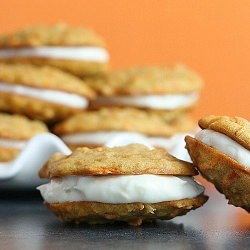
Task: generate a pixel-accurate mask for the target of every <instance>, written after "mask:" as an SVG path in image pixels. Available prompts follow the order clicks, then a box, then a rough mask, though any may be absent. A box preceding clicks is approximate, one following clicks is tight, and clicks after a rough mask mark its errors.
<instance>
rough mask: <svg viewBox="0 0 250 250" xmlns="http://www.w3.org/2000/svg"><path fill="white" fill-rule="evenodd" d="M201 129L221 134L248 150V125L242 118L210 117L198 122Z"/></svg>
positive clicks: (249, 136)
mask: <svg viewBox="0 0 250 250" xmlns="http://www.w3.org/2000/svg"><path fill="white" fill-rule="evenodd" d="M199 126H200V127H201V128H202V129H211V130H214V131H216V132H219V133H222V134H225V135H227V136H228V137H230V138H231V139H233V140H234V141H236V142H238V143H239V144H240V145H242V146H243V147H245V148H247V149H248V150H250V123H249V121H248V120H246V119H244V118H242V117H228V116H215V115H211V116H208V117H205V118H202V119H200V120H199Z"/></svg>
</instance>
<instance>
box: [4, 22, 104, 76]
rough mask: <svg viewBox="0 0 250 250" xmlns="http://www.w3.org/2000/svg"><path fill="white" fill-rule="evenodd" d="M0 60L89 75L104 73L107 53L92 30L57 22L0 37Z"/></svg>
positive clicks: (102, 42)
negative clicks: (45, 66)
mask: <svg viewBox="0 0 250 250" xmlns="http://www.w3.org/2000/svg"><path fill="white" fill-rule="evenodd" d="M0 61H4V62H12V63H13V62H15V63H16V62H19V63H32V64H36V65H50V66H54V67H58V68H60V69H62V70H65V71H68V72H70V73H73V74H76V75H79V76H92V75H96V74H99V73H102V72H106V70H107V67H108V52H107V51H106V48H105V43H104V41H103V39H102V38H101V37H100V36H99V35H97V34H96V33H95V32H94V31H92V30H90V29H86V28H82V27H72V26H69V25H66V24H62V23H59V24H55V25H40V26H35V27H30V28H25V29H22V30H19V31H16V32H13V33H10V34H6V35H2V36H0Z"/></svg>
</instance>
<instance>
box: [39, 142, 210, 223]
mask: <svg viewBox="0 0 250 250" xmlns="http://www.w3.org/2000/svg"><path fill="white" fill-rule="evenodd" d="M196 174H197V172H196V170H195V169H194V168H193V165H192V164H190V163H187V162H183V161H180V160H178V159H176V158H175V157H173V156H171V155H169V154H168V153H167V152H166V151H165V150H162V149H154V150H149V149H148V148H147V147H145V146H143V145H140V144H131V145H128V146H125V147H115V148H107V147H100V148H95V149H89V148H78V149H77V150H75V151H73V153H72V154H71V155H70V156H64V155H62V154H60V153H56V154H54V155H53V156H52V157H51V159H50V160H49V161H48V162H47V163H46V164H45V165H44V166H43V167H42V168H41V170H40V172H39V175H40V177H41V178H48V179H51V182H50V183H48V184H44V185H42V186H39V187H38V189H39V190H40V192H41V195H42V197H43V198H44V200H45V204H46V205H47V207H48V208H49V209H50V210H51V211H52V212H53V213H55V214H56V215H57V216H58V217H59V218H60V219H61V220H62V221H64V222H75V223H84V222H85V223H91V224H96V223H106V222H115V221H125V222H128V223H129V224H132V225H136V226H138V225H140V224H141V223H142V221H152V220H155V219H164V220H165V219H171V218H173V217H175V216H178V215H183V214H186V213H187V212H188V211H190V210H192V209H196V208H198V207H200V206H202V205H203V204H204V203H205V202H206V201H207V196H205V195H204V194H203V192H204V188H203V187H202V186H201V185H199V184H198V183H197V182H195V181H194V179H193V178H192V176H193V175H196Z"/></svg>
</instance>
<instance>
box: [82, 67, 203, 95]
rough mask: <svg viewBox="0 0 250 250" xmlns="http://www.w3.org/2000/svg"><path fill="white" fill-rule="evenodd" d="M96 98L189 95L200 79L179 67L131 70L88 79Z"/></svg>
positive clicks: (195, 88)
mask: <svg viewBox="0 0 250 250" xmlns="http://www.w3.org/2000/svg"><path fill="white" fill-rule="evenodd" d="M87 84H89V85H90V86H91V87H92V88H93V89H95V90H96V92H97V94H99V95H100V96H121V95H152V94H157V95H162V94H179V93H192V92H197V91H199V90H200V89H201V88H202V86H203V81H202V79H201V77H200V76H199V75H198V74H197V73H195V72H193V71H192V70H190V69H188V68H186V67H185V66H183V65H175V66H172V67H158V66H148V67H131V68H127V69H123V70H118V71H114V72H112V73H110V74H107V75H105V76H103V77H101V78H100V77H99V78H96V79H90V80H89V81H88V82H87Z"/></svg>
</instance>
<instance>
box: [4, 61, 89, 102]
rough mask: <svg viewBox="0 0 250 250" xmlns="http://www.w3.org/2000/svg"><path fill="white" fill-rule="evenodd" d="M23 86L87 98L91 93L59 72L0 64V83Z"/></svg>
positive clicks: (73, 79) (78, 80) (27, 66)
mask: <svg viewBox="0 0 250 250" xmlns="http://www.w3.org/2000/svg"><path fill="white" fill-rule="evenodd" d="M1 82H4V83H8V84H17V85H25V86H30V87H35V88H41V89H51V90H60V91H65V92H68V93H74V94H78V95H82V96H86V97H88V98H92V97H93V96H94V93H93V91H92V90H91V89H90V88H89V87H88V86H87V85H86V84H85V83H84V82H83V81H82V80H80V79H79V78H77V77H75V76H73V75H71V74H68V73H65V72H63V71H61V70H58V69H55V68H52V67H49V66H44V67H37V66H33V65H29V64H6V63H0V83H1Z"/></svg>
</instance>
